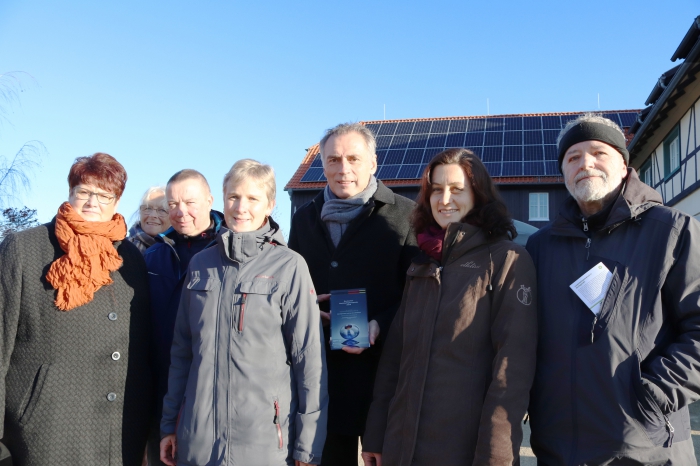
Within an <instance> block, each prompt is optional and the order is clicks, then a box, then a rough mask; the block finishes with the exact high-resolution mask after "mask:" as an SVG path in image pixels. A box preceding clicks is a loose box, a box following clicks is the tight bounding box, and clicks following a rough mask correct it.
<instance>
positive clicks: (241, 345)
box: [161, 159, 328, 466]
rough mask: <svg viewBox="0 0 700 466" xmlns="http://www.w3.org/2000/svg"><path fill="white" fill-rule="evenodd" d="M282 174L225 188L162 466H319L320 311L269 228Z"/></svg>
mask: <svg viewBox="0 0 700 466" xmlns="http://www.w3.org/2000/svg"><path fill="white" fill-rule="evenodd" d="M274 205H275V179H274V172H273V170H272V167H270V166H269V165H262V164H260V163H259V162H256V161H254V160H249V159H245V160H240V161H238V162H236V163H235V164H234V165H233V167H232V168H231V170H230V171H229V172H228V173H227V174H226V176H225V177H224V216H225V218H226V225H227V227H228V228H224V229H222V233H221V234H220V235H219V236H218V237H217V247H213V248H209V249H206V250H204V251H202V252H201V253H199V254H197V255H196V256H195V257H194V258H193V259H192V261H191V262H190V266H189V270H188V277H187V279H186V283H187V285H186V287H185V289H184V290H183V293H182V299H181V301H180V308H179V310H178V315H177V320H176V323H175V336H174V340H173V346H172V350H171V365H170V373H169V378H168V393H167V395H166V396H165V399H164V401H163V418H162V421H161V437H162V440H161V460H162V461H163V462H164V463H166V464H168V465H171V466H175V465H177V466H179V465H197V466H203V465H233V464H245V465H247V466H252V465H261V466H262V465H295V466H303V465H308V464H319V463H320V462H321V452H322V450H323V443H324V441H325V437H326V416H327V412H326V408H327V405H328V393H327V386H326V367H325V355H324V345H323V344H322V342H321V323H320V317H319V309H318V305H317V303H316V292H315V290H314V286H313V283H312V282H311V277H310V276H309V271H308V269H307V267H306V263H305V262H304V259H302V257H301V256H300V255H298V254H297V253H295V252H293V251H292V250H290V249H288V248H287V247H286V244H285V242H284V239H283V238H282V235H281V233H280V231H279V227H278V225H277V224H276V223H275V222H274V221H273V220H272V218H270V213H271V212H272V209H273V207H274Z"/></svg>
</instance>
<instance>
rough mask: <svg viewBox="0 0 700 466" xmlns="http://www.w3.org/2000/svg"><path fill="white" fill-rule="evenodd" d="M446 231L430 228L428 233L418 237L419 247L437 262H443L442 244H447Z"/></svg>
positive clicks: (420, 234)
mask: <svg viewBox="0 0 700 466" xmlns="http://www.w3.org/2000/svg"><path fill="white" fill-rule="evenodd" d="M446 231H447V230H443V229H442V228H438V227H436V226H430V227H428V229H427V230H426V231H424V232H422V233H418V235H416V240H417V241H418V247H419V248H420V249H421V251H423V252H425V253H426V254H427V255H429V256H430V257H432V258H433V259H435V260H436V261H438V262H442V244H443V243H444V242H445V232H446Z"/></svg>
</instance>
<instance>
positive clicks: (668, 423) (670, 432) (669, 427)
mask: <svg viewBox="0 0 700 466" xmlns="http://www.w3.org/2000/svg"><path fill="white" fill-rule="evenodd" d="M664 421H665V422H666V430H668V448H671V446H672V445H673V433H674V432H675V431H676V429H674V428H673V426H672V425H671V421H669V420H668V417H666V415H664Z"/></svg>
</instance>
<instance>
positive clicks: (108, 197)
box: [73, 188, 117, 205]
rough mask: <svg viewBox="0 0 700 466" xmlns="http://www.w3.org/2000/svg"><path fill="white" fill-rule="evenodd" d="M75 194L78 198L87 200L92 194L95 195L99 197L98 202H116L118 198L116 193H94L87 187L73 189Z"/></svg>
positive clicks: (105, 203)
mask: <svg viewBox="0 0 700 466" xmlns="http://www.w3.org/2000/svg"><path fill="white" fill-rule="evenodd" d="M73 195H74V196H75V197H76V199H80V200H81V201H87V200H88V199H90V197H91V196H93V195H94V196H95V197H96V198H97V202H99V203H100V204H104V205H107V204H111V203H112V202H114V200H115V199H116V198H117V196H115V195H114V194H109V193H94V192H92V191H88V190H87V189H82V188H81V189H76V190H74V191H73Z"/></svg>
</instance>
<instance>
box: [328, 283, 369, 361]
mask: <svg viewBox="0 0 700 466" xmlns="http://www.w3.org/2000/svg"><path fill="white" fill-rule="evenodd" d="M343 346H353V347H355V348H369V325H368V324H367V294H366V290H365V289H364V288H359V289H355V290H331V349H332V350H339V349H342V348H343Z"/></svg>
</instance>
